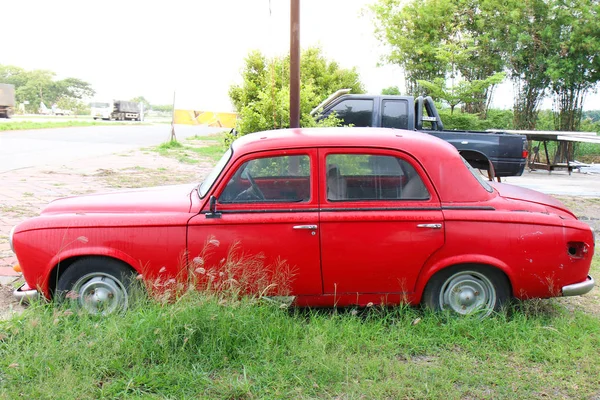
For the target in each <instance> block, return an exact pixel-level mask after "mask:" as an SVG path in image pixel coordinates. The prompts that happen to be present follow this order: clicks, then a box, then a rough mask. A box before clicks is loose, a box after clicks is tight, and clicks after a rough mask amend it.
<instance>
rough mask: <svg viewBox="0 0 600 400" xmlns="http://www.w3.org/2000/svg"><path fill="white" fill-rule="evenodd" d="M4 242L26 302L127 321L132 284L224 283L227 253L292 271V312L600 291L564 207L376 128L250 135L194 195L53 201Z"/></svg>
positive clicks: (158, 191) (463, 308) (442, 305)
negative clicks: (59, 302)
mask: <svg viewBox="0 0 600 400" xmlns="http://www.w3.org/2000/svg"><path fill="white" fill-rule="evenodd" d="M10 241H11V244H12V246H13V249H14V251H15V253H16V255H17V257H18V260H19V264H20V268H21V269H22V272H23V275H24V278H25V280H26V285H24V286H23V287H21V288H19V289H18V290H16V291H15V295H16V296H17V297H19V298H30V297H34V296H37V295H38V294H39V293H41V294H43V296H44V297H46V298H48V299H50V298H53V297H54V296H56V295H57V294H59V293H65V292H68V293H70V294H74V296H71V297H72V298H74V299H75V300H74V301H75V302H76V303H77V304H78V305H79V306H81V307H83V308H85V309H87V310H88V311H90V312H111V311H114V310H118V309H122V308H125V307H126V306H127V303H128V298H129V297H130V292H129V288H130V286H129V285H130V279H131V278H132V277H138V278H140V277H142V278H143V279H144V280H145V281H152V280H154V279H158V278H166V279H167V280H168V281H171V282H175V281H177V280H178V279H181V277H182V276H185V277H186V279H188V281H189V278H190V275H198V276H200V275H202V276H204V277H205V276H206V274H207V271H212V273H218V274H220V275H221V276H222V274H223V271H220V270H219V266H220V265H223V264H224V262H225V261H226V260H228V257H230V256H231V251H232V248H234V249H237V250H235V251H237V254H238V255H239V254H242V255H243V257H247V256H248V257H249V256H250V255H256V256H257V257H259V258H260V259H261V260H262V261H263V262H264V265H268V266H270V267H269V269H268V270H269V273H270V274H276V273H277V272H278V271H277V269H278V268H287V269H289V270H291V271H293V273H292V274H290V275H289V277H288V278H289V279H286V282H285V283H286V284H287V285H288V289H289V294H290V295H291V296H293V301H294V304H295V305H297V306H311V307H313V306H315V307H321V306H324V307H331V306H348V305H359V306H365V305H368V304H369V303H373V304H398V303H400V302H408V303H410V304H419V303H422V304H425V305H426V306H428V307H431V308H433V309H438V310H440V309H441V310H449V311H451V312H455V313H458V314H467V313H472V312H480V313H483V314H489V313H491V312H493V310H498V309H499V308H500V307H501V306H502V305H503V304H504V303H505V302H506V301H507V300H509V299H510V298H511V297H514V298H518V299H529V298H547V297H552V296H573V295H581V294H584V293H587V292H588V291H590V290H591V289H592V287H593V286H594V280H593V279H592V277H590V276H589V275H588V273H589V269H590V264H591V260H592V256H593V253H594V234H593V231H592V229H591V228H590V227H589V226H588V225H586V224H585V223H583V222H580V221H578V220H577V218H576V217H575V216H574V215H573V213H571V212H570V211H569V210H568V209H567V208H566V207H565V206H564V205H563V204H562V203H560V202H559V201H557V200H555V199H553V198H551V197H549V196H546V195H544V194H541V193H538V192H535V191H532V190H527V189H523V188H520V187H517V186H511V185H507V184H501V183H492V182H488V181H485V180H484V179H483V178H482V177H481V175H480V174H479V173H478V172H475V171H473V170H472V169H471V168H470V166H469V165H468V164H467V163H466V162H465V161H464V160H463V159H462V158H461V156H460V155H459V153H458V152H457V150H456V149H455V148H454V147H453V146H452V145H450V144H448V143H446V142H445V141H443V140H439V139H436V138H434V137H432V136H430V135H426V134H422V133H417V132H409V131H403V130H388V129H378V128H353V129H347V128H326V129H292V130H281V131H271V132H261V133H255V134H251V135H247V136H244V137H242V138H240V139H238V140H236V141H235V142H234V143H233V145H232V146H231V148H230V149H229V150H227V151H226V152H225V154H224V155H223V157H222V158H221V160H220V161H219V162H218V163H217V165H216V166H215V168H214V170H213V171H212V172H211V173H210V175H209V176H208V177H207V178H206V179H205V180H204V182H202V183H201V184H199V185H198V184H190V185H181V186H167V187H156V188H151V189H143V190H127V191H121V192H113V193H106V194H96V195H88V196H81V197H70V198H65V199H59V200H56V201H54V202H52V203H51V204H50V205H48V206H47V207H46V208H45V209H44V210H43V211H42V213H41V215H40V216H38V217H35V218H32V219H29V220H27V221H25V222H23V223H21V224H19V225H18V226H16V227H15V228H14V229H13V231H12V232H11V235H10ZM207 246H208V247H210V249H209V251H207ZM243 259H244V258H243ZM246 260H250V258H247V259H246ZM255 261H256V259H252V260H250V261H248V267H247V268H250V265H251V266H252V268H256V265H257V264H256V262H255ZM190 266H191V268H190ZM244 268H246V266H242V268H241V269H239V268H238V270H237V272H236V273H238V274H243V273H244V272H245V270H244ZM248 276H250V275H248ZM234 278H235V277H234ZM203 282H205V283H206V280H204V281H203Z"/></svg>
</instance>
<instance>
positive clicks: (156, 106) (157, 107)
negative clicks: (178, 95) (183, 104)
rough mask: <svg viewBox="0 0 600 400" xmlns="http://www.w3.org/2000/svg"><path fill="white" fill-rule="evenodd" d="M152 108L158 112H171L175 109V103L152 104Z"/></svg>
mask: <svg viewBox="0 0 600 400" xmlns="http://www.w3.org/2000/svg"><path fill="white" fill-rule="evenodd" d="M150 107H151V108H152V110H154V111H158V112H165V113H170V112H172V111H173V105H172V104H160V105H159V104H152V105H151V106H150Z"/></svg>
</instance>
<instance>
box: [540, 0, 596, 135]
mask: <svg viewBox="0 0 600 400" xmlns="http://www.w3.org/2000/svg"><path fill="white" fill-rule="evenodd" d="M599 14H600V4H599V3H598V1H594V0H576V1H575V0H554V2H553V18H552V31H553V32H554V34H555V35H556V37H557V40H558V44H557V45H558V48H559V50H558V51H556V52H553V54H551V56H550V58H549V60H548V71H547V72H548V77H549V79H550V81H551V83H550V86H551V91H552V94H553V96H554V128H555V129H556V130H562V131H575V130H578V129H579V125H580V122H581V117H582V107H583V101H584V97H585V94H586V93H587V92H588V91H589V90H590V89H592V88H594V87H595V86H596V84H597V82H598V81H599V80H600V41H599V40H598V38H599V37H600V22H599V18H600V15H599Z"/></svg>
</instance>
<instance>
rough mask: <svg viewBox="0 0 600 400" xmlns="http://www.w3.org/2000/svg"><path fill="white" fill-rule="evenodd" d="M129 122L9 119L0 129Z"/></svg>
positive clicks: (122, 123)
mask: <svg viewBox="0 0 600 400" xmlns="http://www.w3.org/2000/svg"><path fill="white" fill-rule="evenodd" d="M130 124H131V122H129V123H125V122H119V121H114V122H101V121H72V120H71V121H52V122H48V121H46V122H36V121H11V122H6V123H2V124H0V131H22V130H29V129H48V128H67V127H82V126H97V125H111V126H112V125H130Z"/></svg>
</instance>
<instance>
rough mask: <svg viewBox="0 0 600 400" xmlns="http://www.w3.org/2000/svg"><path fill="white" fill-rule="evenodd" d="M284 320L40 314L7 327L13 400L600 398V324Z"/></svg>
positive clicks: (6, 381) (339, 313)
mask: <svg viewBox="0 0 600 400" xmlns="http://www.w3.org/2000/svg"><path fill="white" fill-rule="evenodd" d="M546 303H547V304H546V305H545V307H542V309H541V310H540V308H538V307H529V306H528V303H523V304H517V305H516V306H514V307H513V308H512V309H511V310H510V312H507V313H502V314H499V315H497V316H495V317H493V318H490V319H486V320H483V321H481V320H479V319H476V318H449V317H446V316H444V315H440V314H434V313H430V312H426V311H421V310H418V309H414V308H409V307H397V308H393V309H381V308H377V307H373V308H369V309H366V310H295V309H292V310H286V309H281V308H280V307H277V306H276V305H272V304H262V303H257V302H256V301H250V300H244V299H242V300H241V301H234V300H230V301H224V300H223V299H220V298H219V297H214V296H206V295H202V294H199V293H197V292H189V293H187V294H186V295H184V296H183V297H181V298H180V299H179V300H178V301H177V302H175V303H171V304H164V303H160V302H155V301H148V302H147V303H144V304H141V305H138V306H136V307H134V308H133V309H131V310H129V311H128V312H127V313H125V314H117V315H112V316H108V317H103V318H99V317H92V316H85V315H78V314H76V313H73V312H71V311H70V310H68V309H64V308H62V309H61V308H54V307H53V306H52V305H38V306H35V307H33V308H30V309H29V310H27V311H26V312H25V313H24V314H23V315H21V316H17V317H14V318H13V319H11V320H9V321H3V322H0V397H4V398H7V399H8V398H17V397H25V398H57V399H60V398H81V399H85V398H90V399H92V398H94V399H95V398H102V397H106V398H130V397H140V396H143V397H148V398H187V397H190V398H227V399H244V398H248V399H250V398H273V399H279V398H441V397H443V398H449V399H460V398H544V397H546V398H590V397H593V396H594V395H598V392H599V391H600V380H599V378H598V377H599V376H600V358H598V357H597V355H598V348H600V319H598V318H594V317H593V316H590V315H586V314H584V313H582V312H574V313H570V312H567V311H566V310H564V309H563V308H561V307H559V306H557V305H556V304H555V303H553V302H546Z"/></svg>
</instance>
